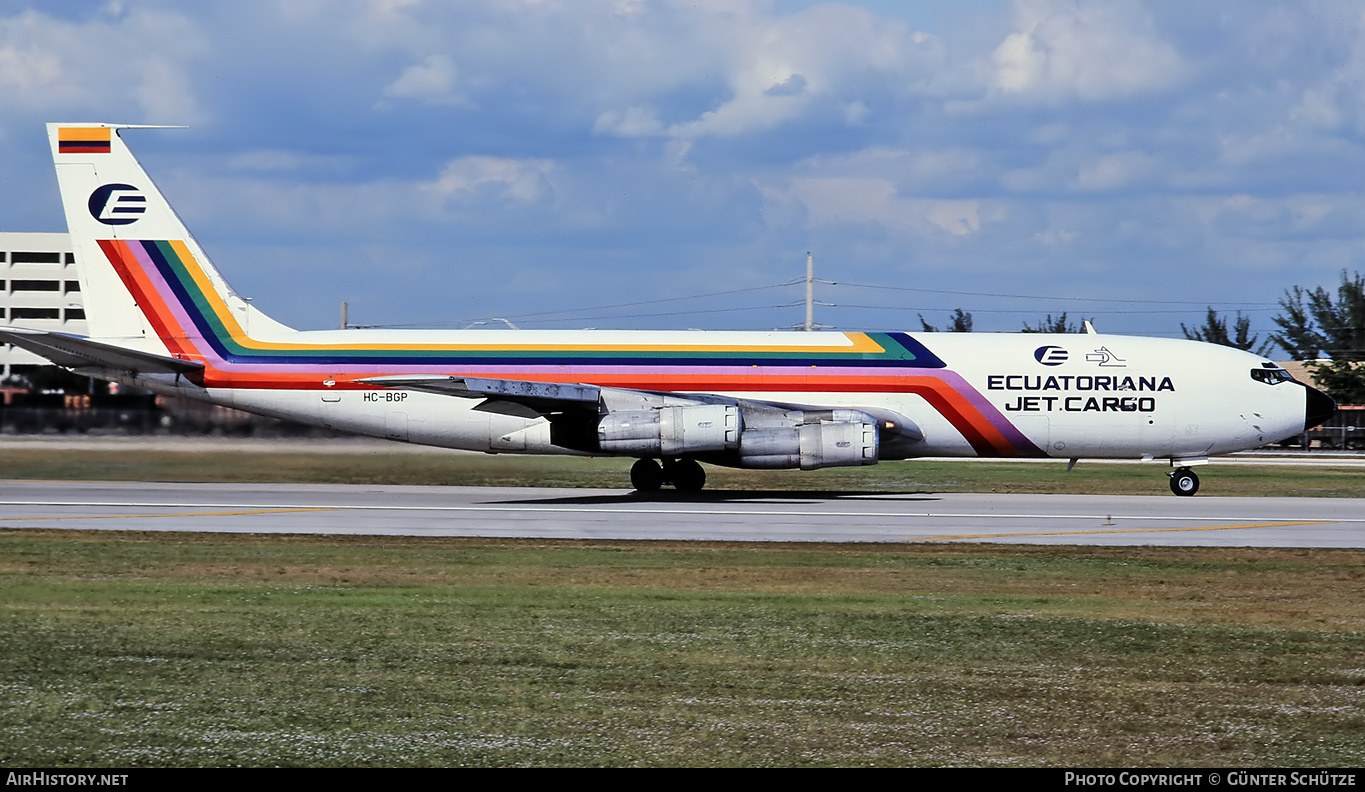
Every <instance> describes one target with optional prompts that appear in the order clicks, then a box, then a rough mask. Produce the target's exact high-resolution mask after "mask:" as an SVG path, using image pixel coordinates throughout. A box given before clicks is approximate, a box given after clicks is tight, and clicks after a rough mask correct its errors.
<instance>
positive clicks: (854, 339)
mask: <svg viewBox="0 0 1365 792" xmlns="http://www.w3.org/2000/svg"><path fill="white" fill-rule="evenodd" d="M170 245H171V248H172V249H173V250H175V252H176V255H178V256H179V257H180V260H181V262H183V263H184V265H185V270H186V271H187V272H189V274H190V277H192V278H193V279H194V284H195V286H196V288H198V289H199V291H200V292H202V293H203V295H204V297H205V298H206V299H207V300H208V301H209V304H210V305H211V306H213V311H214V313H215V314H217V315H218V319H219V321H221V322H222V323H223V326H224V327H225V328H226V329H227V331H228V335H229V336H230V337H231V338H232V340H233V341H236V342H237V343H238V344H241V345H242V346H244V347H246V348H248V349H259V350H279V351H296V350H300V349H309V350H325V349H341V350H348V349H363V350H373V351H389V350H403V351H426V350H433V351H439V350H447V349H459V350H466V351H480V352H579V351H588V352H836V353H839V354H850V353H852V354H859V353H870V354H880V353H882V352H885V351H886V350H885V349H884V348H883V347H882V346H881V345H880V344H878V343H877V342H876V341H873V340H872V339H871V338H870V337H869V336H868V335H867V334H866V333H844V334H843V336H844V338H845V339H847V340H848V341H849V345H848V346H837V347H836V346H825V345H820V346H806V345H798V344H771V345H770V344H740V345H724V346H700V345H691V344H592V345H587V346H585V345H582V344H459V345H452V344H363V345H360V346H356V345H354V344H310V345H308V346H307V347H301V346H300V345H298V344H295V343H280V342H272V341H258V340H256V339H254V338H251V337H250V336H249V335H247V334H246V333H245V332H243V331H242V327H241V325H239V324H238V323H237V319H236V317H235V316H234V315H233V312H232V311H231V310H229V309H228V306H227V303H225V302H224V301H223V298H222V296H221V295H220V294H219V292H218V290H217V289H216V288H214V286H213V283H212V281H210V280H209V277H208V274H207V273H206V272H205V271H204V269H203V267H202V266H200V264H199V261H198V260H197V259H196V258H195V257H194V255H193V254H192V253H190V249H189V247H188V246H186V245H185V243H184V241H183V240H178V239H174V240H170ZM793 335H799V334H793Z"/></svg>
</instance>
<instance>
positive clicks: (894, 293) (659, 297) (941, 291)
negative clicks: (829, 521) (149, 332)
mask: <svg viewBox="0 0 1365 792" xmlns="http://www.w3.org/2000/svg"><path fill="white" fill-rule="evenodd" d="M1362 84H1365V6H1362V5H1361V4H1359V3H1355V2H1339V3H1333V2H1269V1H1267V2H1258V1H1257V0H1238V2H1200V3H1188V2H1136V1H1133V2H1124V0H1101V1H1100V2H1088V1H1087V0H1065V1H1063V0H1018V2H1003V1H1001V2H995V1H993V0H977V1H976V2H962V1H961V0H955V1H953V2H920V3H914V2H906V3H891V2H869V3H862V4H858V3H849V4H832V3H813V2H796V1H795V0H790V1H785V2H784V1H777V2H741V1H740V0H724V1H723V2H722V1H720V0H714V1H712V2H648V1H646V0H601V1H600V2H599V1H597V0H563V1H562V2H559V1H556V0H503V1H502V2H477V1H475V0H470V1H469V2H460V3H446V2H440V3H437V2H422V1H421V0H371V1H370V2H361V1H360V0H355V1H353V2H344V1H343V0H325V1H324V0H284V1H281V0H273V1H272V2H258V1H257V0H243V1H241V2H232V3H194V4H185V3H177V2H155V1H149V2H103V3H97V2H87V3H81V2H68V3H59V4H50V3H18V2H3V1H0V106H3V108H4V110H3V111H2V112H0V183H2V184H3V186H4V189H3V190H2V191H0V229H3V230H8V231H59V230H63V227H64V222H63V220H62V217H61V212H60V207H59V204H58V200H57V196H56V187H55V180H54V178H53V176H52V169H51V163H50V157H49V155H48V149H47V145H46V142H45V140H44V137H43V136H44V130H43V124H44V123H45V122H47V121H63V120H67V121H115V122H127V123H165V124H188V125H190V126H191V128H190V129H188V130H175V131H169V130H168V131H160V130H157V131H151V130H149V131H143V132H130V133H128V137H127V139H128V141H129V143H130V145H131V146H132V148H133V150H134V152H135V153H136V154H137V155H138V156H139V158H140V159H141V160H142V162H143V164H144V166H146V168H147V170H148V172H149V173H150V174H151V175H152V177H153V178H154V179H156V181H157V183H158V184H159V185H160V186H161V188H162V189H163V190H164V191H165V192H166V194H167V195H168V196H169V197H170V198H171V200H172V203H173V204H174V205H175V206H176V208H177V210H178V211H179V212H180V214H181V215H182V217H183V218H184V219H185V221H186V222H187V224H188V225H189V226H190V228H191V229H192V231H193V232H194V233H195V236H196V237H197V238H198V240H199V241H200V243H201V244H202V245H203V246H204V248H205V249H206V250H207V251H208V252H209V254H210V255H211V256H212V257H213V259H214V262H215V263H216V264H217V265H218V267H219V268H220V269H221V270H222V271H223V272H224V274H225V275H226V276H227V277H228V279H229V280H230V281H231V282H232V283H233V285H234V286H235V287H236V289H237V290H238V291H240V292H241V293H243V294H245V295H248V296H251V297H252V298H253V299H254V301H255V304H256V305H257V306H259V307H261V308H262V309H264V310H265V311H266V312H267V313H270V314H272V315H273V316H275V317H276V318H278V319H280V320H281V321H284V322H286V323H288V324H292V325H294V326H297V327H301V328H321V327H330V326H334V325H335V324H336V322H337V315H338V305H339V303H340V302H341V301H342V300H347V301H348V302H349V303H350V315H351V319H352V321H353V322H357V323H363V324H382V325H398V324H426V325H433V326H457V327H464V326H467V325H470V324H473V323H475V322H480V321H483V322H488V321H490V320H491V319H492V318H493V317H504V318H508V319H511V320H512V321H513V322H515V323H517V324H518V325H520V326H523V327H569V328H573V327H603V328H608V327H610V328H634V327H640V328H689V327H698V328H738V329H771V328H774V327H784V326H791V325H794V324H796V323H798V322H800V321H801V320H802V318H803V316H804V310H803V308H802V307H801V306H800V305H795V304H794V303H799V302H800V300H801V299H802V298H803V294H804V292H803V288H802V287H801V286H799V285H785V286H784V285H780V284H784V283H788V282H789V281H793V280H795V279H798V278H800V277H802V276H803V275H804V271H805V255H806V251H808V250H809V251H813V252H814V254H815V257H816V269H817V275H818V276H819V277H821V278H823V279H826V280H830V281H835V282H836V285H821V286H820V287H819V289H818V292H817V297H818V299H820V300H821V301H822V302H826V303H833V305H831V306H822V307H820V308H819V309H817V313H816V318H817V321H819V322H821V323H823V324H826V325H830V326H834V327H838V328H841V329H892V328H895V329H918V327H919V321H918V319H917V315H918V314H920V313H922V314H924V316H925V318H926V319H928V320H929V321H931V322H934V323H936V324H944V323H946V321H947V320H948V316H949V314H950V313H951V311H952V309H954V308H958V307H961V308H963V309H966V310H968V311H970V312H972V313H973V315H974V317H975V320H976V327H977V329H978V330H1003V331H1014V330H1018V329H1020V328H1021V327H1022V326H1023V324H1024V323H1025V322H1029V323H1034V322H1037V321H1038V320H1039V319H1041V318H1042V317H1043V316H1044V315H1047V314H1053V315H1054V316H1055V315H1057V314H1059V313H1061V312H1062V311H1067V312H1068V313H1069V315H1070V316H1071V317H1072V318H1076V317H1079V316H1086V317H1092V316H1093V317H1094V318H1095V322H1096V324H1097V326H1098V327H1099V328H1100V329H1101V330H1103V331H1107V332H1121V333H1135V334H1147V335H1164V336H1179V335H1180V323H1181V322H1185V323H1187V324H1190V325H1194V324H1197V323H1198V322H1200V321H1201V320H1202V317H1203V314H1204V311H1205V308H1206V306H1213V307H1215V308H1218V309H1220V310H1222V311H1225V312H1227V313H1233V312H1235V311H1237V310H1242V311H1244V312H1246V313H1247V314H1248V315H1249V316H1251V318H1252V320H1253V328H1254V329H1255V330H1256V331H1259V332H1260V333H1262V334H1263V335H1264V334H1265V333H1267V332H1268V331H1269V330H1270V329H1271V321H1270V320H1271V317H1272V316H1273V315H1274V314H1275V312H1276V306H1275V302H1276V300H1277V299H1278V298H1279V297H1280V296H1281V295H1282V294H1283V291H1284V290H1285V289H1286V288H1287V287H1290V286H1292V285H1294V284H1300V285H1304V286H1308V287H1312V286H1316V285H1319V284H1322V285H1328V286H1334V285H1335V284H1336V283H1338V282H1339V273H1340V271H1341V270H1342V269H1347V270H1352V271H1354V270H1357V269H1361V266H1360V261H1361V257H1362V255H1363V254H1365V214H1363V213H1362V209H1365V200H1363V199H1362V194H1361V185H1362V184H1363V183H1365V181H1363V180H1362V178H1361V176H1362V175H1365V167H1363V166H1365V147H1363V146H1362V142H1363V140H1362V138H1363V137H1365V91H1362V90H1361V86H1362ZM695 295H710V296H706V297H701V298H697V299H675V298H680V297H693V296H695Z"/></svg>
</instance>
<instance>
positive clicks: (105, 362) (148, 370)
mask: <svg viewBox="0 0 1365 792" xmlns="http://www.w3.org/2000/svg"><path fill="white" fill-rule="evenodd" d="M0 341H4V342H5V343H7V344H14V345H15V346H17V347H20V348H21V349H27V350H28V351H29V352H32V353H34V354H35V355H41V356H43V357H45V358H47V359H48V360H50V361H52V362H53V363H56V364H57V365H58V366H63V367H65V368H70V369H77V368H91V367H94V368H103V369H113V370H115V371H127V372H133V373H138V374H190V373H193V372H197V371H202V370H203V368H204V364H203V363H200V362H199V361H197V360H179V359H176V358H172V357H166V356H165V355H153V354H151V353H149V352H139V351H137V350H135V349H125V348H123V347H117V346H113V345H112V344H102V343H100V342H98V341H91V340H90V339H88V338H81V337H80V336H74V335H67V334H66V333H53V332H48V331H46V330H23V329H20V328H17V327H7V328H3V329H0Z"/></svg>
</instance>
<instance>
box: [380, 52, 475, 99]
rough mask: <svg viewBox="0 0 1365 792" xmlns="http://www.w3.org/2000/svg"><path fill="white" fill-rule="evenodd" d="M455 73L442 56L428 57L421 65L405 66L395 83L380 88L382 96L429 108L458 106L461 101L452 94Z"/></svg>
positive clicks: (455, 94) (451, 65)
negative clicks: (416, 100) (432, 105)
mask: <svg viewBox="0 0 1365 792" xmlns="http://www.w3.org/2000/svg"><path fill="white" fill-rule="evenodd" d="M456 77H457V71H456V69H455V64H454V63H452V62H451V60H450V58H448V57H446V56H445V55H428V56H427V57H425V58H423V59H422V62H421V63H418V64H416V65H414V66H409V67H408V68H406V69H404V70H403V73H402V74H400V75H398V79H396V80H394V81H393V82H391V83H389V84H388V85H387V86H385V88H384V95H385V96H388V97H394V98H402V99H420V100H422V101H424V102H427V103H429V104H451V105H453V104H461V103H462V102H464V97H462V96H460V95H459V94H458V93H456V91H455V81H456Z"/></svg>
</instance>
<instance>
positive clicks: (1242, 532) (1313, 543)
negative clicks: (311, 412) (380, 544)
mask: <svg viewBox="0 0 1365 792" xmlns="http://www.w3.org/2000/svg"><path fill="white" fill-rule="evenodd" d="M0 527H4V528H22V527H27V528H40V527H41V528H71V529H76V528H84V529H102V530H142V531H146V530H150V531H208V532H227V533H308V534H350V535H379V536H386V535H387V536H478V537H509V538H510V537H522V538H555V539H668V540H719V541H794V542H1009V543H1024V544H1083V545H1172V546H1197V545H1205V546H1224V547H1232V546H1242V547H1246V546H1250V547H1350V548H1360V547H1365V509H1362V508H1361V502H1360V501H1359V500H1355V499H1345V498H1214V497H1198V496H1196V497H1194V498H1178V497H1175V496H1173V495H1166V496H1103V495H1000V494H936V493H916V492H905V493H886V494H841V493H795V492H726V491H712V492H705V493H702V494H699V495H694V496H677V495H672V494H659V495H655V496H640V495H636V494H634V493H631V492H629V491H625V490H604V489H538V488H503V487H399V486H367V485H357V486H350V485H296V484H164V483H132V482H63V481H6V482H0Z"/></svg>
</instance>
